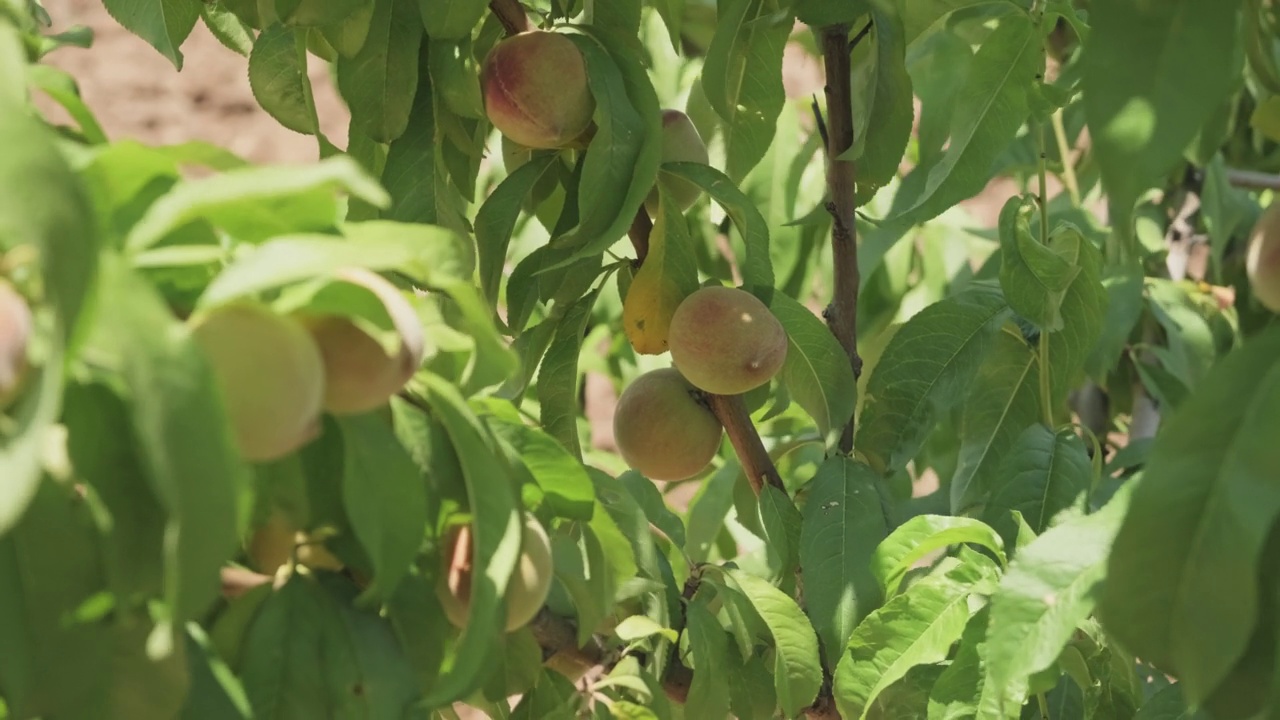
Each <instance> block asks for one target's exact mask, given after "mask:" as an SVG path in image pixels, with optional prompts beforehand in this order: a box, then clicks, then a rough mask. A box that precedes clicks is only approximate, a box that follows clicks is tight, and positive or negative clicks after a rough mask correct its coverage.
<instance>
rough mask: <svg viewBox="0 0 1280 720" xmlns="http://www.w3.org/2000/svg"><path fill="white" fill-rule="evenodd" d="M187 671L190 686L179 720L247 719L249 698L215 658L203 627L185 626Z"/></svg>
mask: <svg viewBox="0 0 1280 720" xmlns="http://www.w3.org/2000/svg"><path fill="white" fill-rule="evenodd" d="M186 655H187V672H188V674H189V676H190V678H191V687H190V689H189V690H188V692H187V697H186V700H185V702H184V704H183V707H182V715H181V718H182V720H250V718H252V717H253V710H252V708H251V707H250V706H249V698H248V697H246V696H245V694H244V687H243V686H242V685H241V683H240V680H239V678H237V677H236V676H235V675H234V674H233V673H232V672H231V669H230V668H228V667H227V665H226V663H225V662H223V659H222V658H220V657H218V653H217V651H216V650H215V649H214V647H213V643H212V642H211V641H210V640H209V637H208V635H206V634H205V631H204V628H202V627H200V625H199V624H197V623H194V622H189V623H187V634H186Z"/></svg>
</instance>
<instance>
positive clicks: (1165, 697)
mask: <svg viewBox="0 0 1280 720" xmlns="http://www.w3.org/2000/svg"><path fill="white" fill-rule="evenodd" d="M1133 720H1209V717H1208V716H1207V715H1205V714H1204V711H1202V710H1194V709H1192V708H1189V707H1187V701H1186V699H1185V698H1183V697H1182V686H1181V685H1178V684H1177V683H1174V684H1172V685H1169V686H1167V687H1165V689H1163V690H1161V691H1160V692H1158V693H1156V694H1155V695H1152V696H1151V697H1150V698H1148V699H1147V701H1146V702H1144V703H1143V704H1142V707H1140V708H1138V713H1137V714H1136V715H1134V716H1133Z"/></svg>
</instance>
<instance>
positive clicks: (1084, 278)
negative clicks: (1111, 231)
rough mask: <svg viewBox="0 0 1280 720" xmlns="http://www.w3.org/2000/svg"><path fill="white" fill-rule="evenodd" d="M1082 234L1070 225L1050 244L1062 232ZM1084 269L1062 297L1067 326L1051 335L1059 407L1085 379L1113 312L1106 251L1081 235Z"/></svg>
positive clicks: (1052, 377)
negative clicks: (1104, 277) (1107, 284)
mask: <svg viewBox="0 0 1280 720" xmlns="http://www.w3.org/2000/svg"><path fill="white" fill-rule="evenodd" d="M1074 234H1078V231H1077V230H1076V229H1075V228H1074V227H1072V226H1070V225H1062V226H1059V227H1057V228H1055V229H1054V230H1053V232H1052V233H1050V235H1049V238H1050V244H1051V245H1052V244H1053V243H1054V242H1055V239H1056V238H1058V237H1061V236H1070V235H1074ZM1077 247H1079V249H1080V254H1079V256H1078V257H1079V267H1080V273H1079V274H1078V275H1076V278H1075V280H1073V281H1072V282H1071V286H1070V287H1068V288H1067V292H1066V295H1064V296H1063V298H1062V305H1061V311H1062V320H1063V327H1062V329H1061V330H1059V331H1058V332H1055V333H1053V334H1051V335H1050V336H1049V372H1050V384H1051V387H1052V391H1053V398H1052V400H1053V402H1054V405H1055V407H1056V408H1058V409H1059V410H1060V409H1061V408H1062V406H1063V405H1064V404H1065V402H1066V398H1067V393H1068V392H1070V391H1071V390H1072V389H1073V388H1075V387H1076V386H1077V385H1078V384H1079V382H1080V380H1082V379H1083V373H1084V367H1085V363H1086V362H1087V361H1088V359H1089V357H1090V355H1091V354H1092V353H1093V352H1094V350H1095V349H1096V347H1097V343H1098V340H1099V338H1100V337H1101V335H1102V329H1103V324H1104V322H1106V315H1107V313H1108V312H1109V308H1108V307H1107V305H1108V302H1109V298H1108V296H1107V290H1106V288H1105V287H1104V286H1103V285H1102V272H1103V259H1102V253H1101V252H1100V251H1099V250H1098V248H1096V247H1095V246H1094V245H1093V243H1091V242H1089V241H1088V240H1084V239H1081V240H1080V242H1079V245H1078V246H1077Z"/></svg>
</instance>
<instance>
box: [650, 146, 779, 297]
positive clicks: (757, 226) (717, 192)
mask: <svg viewBox="0 0 1280 720" xmlns="http://www.w3.org/2000/svg"><path fill="white" fill-rule="evenodd" d="M662 170H663V172H669V173H672V174H674V175H677V176H679V177H681V178H683V179H685V180H688V181H689V182H692V183H694V184H695V185H697V186H698V187H700V188H702V189H703V191H705V192H706V193H707V194H708V195H710V196H711V199H712V200H715V201H716V203H718V204H719V205H720V207H722V208H723V209H724V212H725V214H726V215H728V216H729V220H731V221H732V222H733V226H734V227H735V228H737V229H738V233H739V234H741V235H742V244H743V247H744V250H745V253H744V254H745V257H743V258H741V263H742V264H741V269H742V284H743V285H744V286H746V287H759V288H766V287H770V288H771V287H773V285H774V279H773V262H772V261H771V260H770V258H769V225H768V223H766V222H765V219H764V217H763V216H762V215H761V214H760V210H759V209H758V208H757V207H756V204H755V203H754V202H753V201H752V200H751V198H750V197H748V196H747V195H745V194H744V193H743V192H742V190H740V189H738V186H737V185H736V184H735V183H734V181H733V180H731V179H729V176H727V175H725V174H724V173H722V172H720V171H719V170H716V169H715V168H713V167H711V166H709V165H700V164H698V163H691V162H678V163H677V162H672V163H664V164H663V165H662Z"/></svg>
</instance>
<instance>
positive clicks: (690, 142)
mask: <svg viewBox="0 0 1280 720" xmlns="http://www.w3.org/2000/svg"><path fill="white" fill-rule="evenodd" d="M662 162H664V163H669V162H695V163H702V164H703V165H706V164H707V163H708V162H710V159H709V157H708V155H707V144H706V143H705V142H703V141H702V136H701V135H699V134H698V128H696V127H694V126H693V121H692V120H690V119H689V116H688V115H685V114H684V113H682V112H680V111H679V110H663V111H662ZM667 183H668V187H669V188H670V189H671V197H672V199H673V200H675V202H676V204H677V205H678V206H679V208H680V212H684V211H686V210H688V209H689V208H690V207H693V204H694V203H695V202H697V201H698V197H699V196H700V195H702V188H700V187H698V186H697V185H695V184H693V183H691V182H689V181H688V180H685V179H684V178H674V177H673V178H670V179H669V180H667ZM644 206H645V209H647V210H648V211H649V214H650V215H654V216H656V215H657V214H658V188H657V187H656V186H655V187H654V188H653V190H650V191H649V197H647V198H645V201H644Z"/></svg>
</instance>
